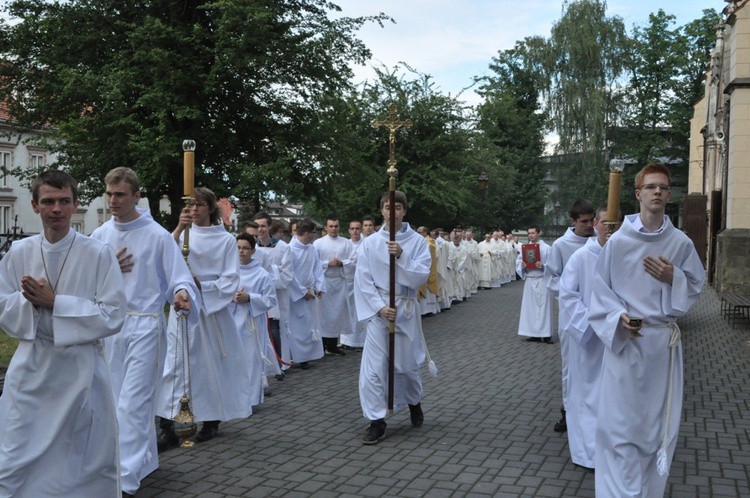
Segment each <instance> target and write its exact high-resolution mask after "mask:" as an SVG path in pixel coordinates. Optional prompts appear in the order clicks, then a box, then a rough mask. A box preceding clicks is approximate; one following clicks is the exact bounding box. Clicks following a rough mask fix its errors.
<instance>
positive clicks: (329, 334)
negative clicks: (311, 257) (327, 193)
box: [313, 215, 357, 356]
mask: <svg viewBox="0 0 750 498" xmlns="http://www.w3.org/2000/svg"><path fill="white" fill-rule="evenodd" d="M340 229H341V224H340V222H339V219H338V217H337V216H336V215H329V216H328V217H327V218H326V235H325V236H323V237H321V238H319V239H318V240H316V241H315V242H313V247H314V248H315V250H316V251H317V253H318V258H319V259H320V263H321V265H322V267H323V274H324V277H325V281H326V286H325V288H326V292H325V294H323V297H322V298H321V300H320V310H321V314H320V326H321V336H322V338H323V349H324V350H325V352H327V353H328V354H337V355H340V356H345V355H346V353H345V352H344V351H343V350H342V349H341V348H340V347H339V336H340V335H341V334H351V333H353V332H354V329H353V328H352V325H353V324H352V317H351V312H350V310H349V304H350V303H349V286H348V285H347V281H346V274H347V272H349V271H351V270H352V269H353V268H355V267H356V261H357V258H356V255H355V253H354V246H353V245H352V241H351V240H349V239H346V238H344V237H340V236H339V230H340Z"/></svg>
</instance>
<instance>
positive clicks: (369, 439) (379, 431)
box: [362, 418, 385, 444]
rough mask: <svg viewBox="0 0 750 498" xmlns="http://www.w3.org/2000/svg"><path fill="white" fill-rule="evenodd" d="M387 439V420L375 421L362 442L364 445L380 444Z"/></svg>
mask: <svg viewBox="0 0 750 498" xmlns="http://www.w3.org/2000/svg"><path fill="white" fill-rule="evenodd" d="M384 437H385V420H383V419H382V418H381V419H380V420H373V421H372V422H370V428H369V429H367V435H366V436H365V438H364V439H363V440H362V442H363V443H364V444H378V442H379V441H380V440H382V439H383V438H384Z"/></svg>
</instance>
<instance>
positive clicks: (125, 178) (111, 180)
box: [104, 166, 141, 194]
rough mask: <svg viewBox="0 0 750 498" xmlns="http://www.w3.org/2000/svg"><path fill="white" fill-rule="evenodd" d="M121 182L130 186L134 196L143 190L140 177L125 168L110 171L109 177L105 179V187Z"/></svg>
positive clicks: (120, 167)
mask: <svg viewBox="0 0 750 498" xmlns="http://www.w3.org/2000/svg"><path fill="white" fill-rule="evenodd" d="M120 182H125V183H127V184H128V185H130V188H131V189H132V191H133V193H134V194H135V193H136V192H138V191H139V190H141V184H140V182H139V181H138V175H136V174H135V171H133V170H132V169H130V168H126V167H125V166H118V167H117V168H114V169H112V170H110V171H109V173H107V176H105V177H104V184H105V185H114V184H116V183H120Z"/></svg>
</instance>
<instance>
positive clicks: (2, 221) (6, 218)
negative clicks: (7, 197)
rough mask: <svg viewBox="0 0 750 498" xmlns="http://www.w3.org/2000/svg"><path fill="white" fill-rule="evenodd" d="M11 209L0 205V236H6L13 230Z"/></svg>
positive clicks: (5, 205)
mask: <svg viewBox="0 0 750 498" xmlns="http://www.w3.org/2000/svg"><path fill="white" fill-rule="evenodd" d="M11 208H12V206H9V205H7V204H0V234H6V233H8V232H10V231H11V229H12V228H13V223H12V221H11Z"/></svg>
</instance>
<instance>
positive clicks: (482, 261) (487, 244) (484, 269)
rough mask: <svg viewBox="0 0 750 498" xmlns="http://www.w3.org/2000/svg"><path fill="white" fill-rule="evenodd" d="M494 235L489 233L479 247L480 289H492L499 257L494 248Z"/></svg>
mask: <svg viewBox="0 0 750 498" xmlns="http://www.w3.org/2000/svg"><path fill="white" fill-rule="evenodd" d="M491 241H492V234H491V233H489V232H487V233H486V234H485V235H484V240H483V241H482V242H480V243H479V244H478V245H477V253H478V254H479V288H480V289H490V288H492V280H493V278H492V277H493V272H494V269H495V260H496V258H497V255H496V253H495V251H494V248H493V246H492V242H491Z"/></svg>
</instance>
